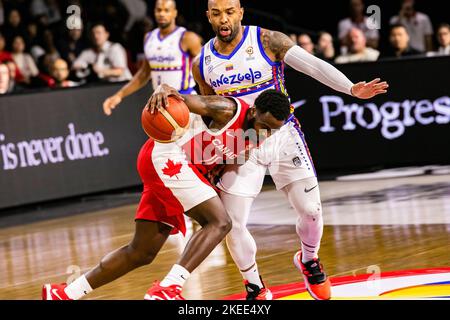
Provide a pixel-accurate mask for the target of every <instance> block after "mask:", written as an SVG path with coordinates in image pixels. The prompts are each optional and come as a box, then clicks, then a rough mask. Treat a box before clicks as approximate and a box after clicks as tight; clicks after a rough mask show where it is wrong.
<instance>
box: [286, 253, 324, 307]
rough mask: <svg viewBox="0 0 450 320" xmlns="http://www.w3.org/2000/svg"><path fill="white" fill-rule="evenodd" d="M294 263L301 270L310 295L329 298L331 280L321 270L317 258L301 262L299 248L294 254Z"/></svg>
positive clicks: (316, 297)
mask: <svg viewBox="0 0 450 320" xmlns="http://www.w3.org/2000/svg"><path fill="white" fill-rule="evenodd" d="M294 264H295V266H296V267H297V269H298V270H300V271H301V272H302V275H303V280H304V281H305V285H306V289H307V290H308V292H309V294H310V295H311V297H313V298H314V299H316V300H329V299H330V298H331V282H330V279H329V278H328V277H327V275H326V273H325V272H324V271H323V266H322V264H321V263H320V260H319V259H313V260H311V261H308V262H307V263H303V262H302V251H301V250H300V251H298V252H297V253H296V254H295V255H294Z"/></svg>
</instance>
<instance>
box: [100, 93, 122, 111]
mask: <svg viewBox="0 0 450 320" xmlns="http://www.w3.org/2000/svg"><path fill="white" fill-rule="evenodd" d="M121 102H122V98H121V97H120V96H119V95H117V94H115V95H113V96H111V97H109V98H108V99H106V100H105V102H103V112H104V113H105V114H106V115H107V116H110V115H111V113H112V110H113V109H115V108H116V107H117V105H118V104H119V103H121Z"/></svg>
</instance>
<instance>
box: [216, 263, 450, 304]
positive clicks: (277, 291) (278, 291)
mask: <svg viewBox="0 0 450 320" xmlns="http://www.w3.org/2000/svg"><path fill="white" fill-rule="evenodd" d="M445 272H450V267H442V268H432V269H418V270H403V271H390V272H382V273H381V274H380V277H381V278H395V277H399V276H403V277H404V276H417V275H423V274H435V273H445ZM371 276H373V273H368V274H361V275H357V276H344V277H335V278H333V277H330V281H331V284H332V285H335V286H337V285H344V284H350V283H355V282H362V281H366V280H367V279H369V277H371ZM269 289H270V290H271V291H272V294H273V299H274V300H275V299H279V298H283V297H286V296H290V295H294V294H298V293H302V292H305V291H306V288H305V285H304V283H303V282H295V283H289V284H284V285H279V286H274V287H270V286H269ZM245 295H246V293H245V292H241V293H238V294H233V295H231V296H227V297H225V298H223V300H244V299H245Z"/></svg>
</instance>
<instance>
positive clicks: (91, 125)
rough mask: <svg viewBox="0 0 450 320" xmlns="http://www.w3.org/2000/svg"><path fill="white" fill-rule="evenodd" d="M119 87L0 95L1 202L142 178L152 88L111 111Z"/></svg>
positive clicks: (105, 187)
mask: <svg viewBox="0 0 450 320" xmlns="http://www.w3.org/2000/svg"><path fill="white" fill-rule="evenodd" d="M119 87H120V85H108V86H100V87H95V88H78V89H71V90H61V91H54V92H45V93H32V94H22V95H12V96H3V97H0V208H6V207H11V206H17V205H23V204H29V203H34V202H40V201H45V200H51V199H59V198H64V197H70V196H76V195H82V194H88V193H92V192H99V191H104V190H111V189H118V188H123V187H128V186H135V185H139V184H140V179H139V176H138V173H137V170H136V158H137V155H138V152H139V149H140V147H141V146H142V144H143V143H144V142H145V141H146V135H145V133H144V131H143V130H142V128H141V121H140V119H141V112H142V108H143V107H144V105H145V103H146V102H147V99H148V97H149V95H150V94H151V91H150V90H149V89H148V88H146V89H143V90H141V91H139V93H137V94H135V95H132V96H131V97H128V98H127V99H125V100H124V101H123V102H122V104H121V105H119V107H117V108H116V109H115V110H114V112H113V114H112V115H111V116H110V117H107V116H105V115H104V114H103V109H102V103H103V100H104V99H105V98H106V97H108V96H109V95H111V94H113V93H114V92H115V91H116V90H118V88H119Z"/></svg>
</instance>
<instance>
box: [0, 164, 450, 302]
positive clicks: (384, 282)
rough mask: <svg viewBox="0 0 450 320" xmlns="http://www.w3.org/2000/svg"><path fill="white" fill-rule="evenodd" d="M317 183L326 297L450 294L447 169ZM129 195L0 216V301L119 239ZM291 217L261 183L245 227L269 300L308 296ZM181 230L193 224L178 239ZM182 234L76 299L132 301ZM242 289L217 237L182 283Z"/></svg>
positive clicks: (128, 233) (130, 209)
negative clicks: (31, 218)
mask: <svg viewBox="0 0 450 320" xmlns="http://www.w3.org/2000/svg"><path fill="white" fill-rule="evenodd" d="M319 176H320V174H319ZM389 177H391V178H389ZM320 188H321V195H322V201H323V213H324V222H325V228H324V236H323V239H322V246H321V250H320V257H321V260H322V262H323V263H324V266H325V269H326V271H327V273H328V274H329V275H330V277H331V282H332V284H333V288H332V296H333V299H422V298H424V299H429V298H433V299H449V298H450V246H449V244H450V174H449V170H448V168H445V167H432V168H430V167H426V168H408V169H402V170H394V171H393V170H388V171H383V172H378V173H376V174H375V175H374V174H371V175H365V176H361V175H359V176H347V177H341V178H339V179H336V180H331V181H322V182H321V184H320ZM138 197H139V194H121V195H114V196H110V197H109V198H108V197H106V198H107V202H110V203H113V204H112V205H110V206H111V207H113V208H109V209H102V210H99V208H100V207H101V206H100V205H98V199H97V198H95V197H91V198H85V199H84V205H83V208H84V209H83V210H78V211H79V212H77V213H76V214H71V215H68V216H67V215H66V216H65V217H62V218H54V217H53V216H54V215H58V214H59V215H61V214H63V215H64V213H63V212H62V211H64V210H65V207H64V206H61V207H53V208H51V210H50V209H49V211H52V212H53V214H48V215H47V216H46V212H45V211H46V209H45V208H43V209H42V208H41V209H39V210H36V212H32V213H33V214H34V215H35V216H36V215H37V216H40V221H36V222H32V223H27V218H26V217H27V216H26V215H24V216H22V217H23V219H22V221H20V219H19V220H18V218H17V216H14V217H3V218H2V219H1V220H0V225H2V226H4V227H3V228H1V229H0V270H1V272H0V299H40V298H41V286H42V284H43V283H49V282H50V283H61V282H66V281H69V282H70V281H72V280H74V279H75V278H76V277H77V276H79V275H80V274H82V273H83V272H85V271H87V270H88V269H89V268H91V267H93V266H95V265H96V264H97V263H98V262H99V261H100V259H101V258H102V257H103V256H104V255H105V254H107V253H108V252H110V251H112V250H114V249H116V248H118V247H120V246H122V245H125V244H127V243H128V241H129V240H130V239H131V237H132V236H133V231H134V222H133V218H134V215H135V210H136V207H137V201H138ZM123 199H126V201H122V200H123ZM102 201H105V196H104V198H103V200H102ZM114 201H116V204H114ZM121 202H122V203H126V202H130V203H131V204H127V205H120V203H121ZM87 208H91V210H87ZM8 219H9V220H8ZM11 219H14V221H13V220H11ZM295 219H296V216H295V213H294V211H293V209H292V208H290V206H289V204H288V202H287V201H286V200H285V198H284V196H283V194H282V193H281V192H277V191H276V190H274V188H273V187H272V186H270V185H269V186H265V188H264V192H263V193H261V195H260V196H259V197H258V198H257V200H256V202H255V204H254V206H253V212H252V215H251V217H250V231H251V232H252V234H253V235H254V237H255V239H256V242H257V244H258V250H259V251H258V263H259V269H260V271H261V274H262V275H263V278H264V281H265V282H266V284H267V285H268V287H270V288H271V290H272V291H273V293H274V298H275V299H311V298H310V296H309V295H308V293H307V292H305V288H304V285H303V281H302V279H301V277H300V274H299V272H298V271H297V269H296V268H295V267H294V265H293V263H292V258H293V255H294V253H295V252H296V251H297V250H298V237H297V235H296V233H295ZM193 228H196V226H195V225H194V226H193ZM190 234H192V228H191V229H190V231H189V233H188V235H187V237H189V236H190ZM186 239H187V238H186ZM186 239H185V238H182V237H181V236H172V237H170V238H169V241H168V242H167V243H166V245H165V246H164V248H163V249H162V251H161V253H160V254H159V255H158V256H157V258H156V260H155V261H154V262H153V263H152V264H151V265H150V266H146V267H142V268H140V269H138V270H135V271H134V272H131V273H129V274H128V275H126V276H124V277H123V278H121V279H119V280H116V281H114V282H113V283H111V284H108V285H106V286H104V287H101V288H99V289H97V290H95V291H94V292H93V293H92V294H90V295H88V296H87V297H86V298H85V299H136V300H141V299H142V298H143V296H144V294H145V292H146V290H147V289H148V288H149V287H150V286H151V285H152V283H153V281H154V280H160V279H162V278H163V277H164V276H165V275H166V273H167V272H168V270H169V269H170V268H171V266H172V264H173V263H174V262H175V261H176V259H177V257H178V256H179V255H180V254H181V252H182V250H183V248H184V244H185V243H186ZM243 292H244V286H243V284H242V278H241V275H240V274H239V272H238V270H237V269H236V267H235V265H234V263H233V261H232V259H231V256H230V255H229V253H228V251H227V248H226V245H225V243H224V242H222V243H221V244H220V245H219V246H218V247H217V248H216V249H215V250H214V252H213V253H212V254H211V255H210V256H209V257H208V258H207V259H206V260H205V261H204V262H203V264H202V265H201V266H200V267H199V268H198V269H197V270H196V271H194V273H193V274H192V276H191V278H190V279H189V281H188V282H187V283H186V286H185V287H184V290H183V294H184V296H185V298H186V299H242V298H243Z"/></svg>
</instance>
